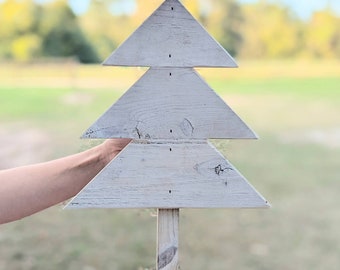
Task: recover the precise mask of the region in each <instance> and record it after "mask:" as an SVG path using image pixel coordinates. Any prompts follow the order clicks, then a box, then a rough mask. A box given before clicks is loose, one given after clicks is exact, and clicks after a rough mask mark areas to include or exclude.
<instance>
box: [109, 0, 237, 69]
mask: <svg viewBox="0 0 340 270" xmlns="http://www.w3.org/2000/svg"><path fill="white" fill-rule="evenodd" d="M103 64H104V65H109V66H146V67H151V66H153V67H237V64H236V63H235V61H234V60H233V58H232V57H231V56H230V55H229V53H228V52H227V51H226V50H225V49H224V48H223V47H222V46H221V45H220V44H218V43H217V41H216V40H214V39H213V38H212V37H211V36H210V35H209V33H208V32H207V31H206V30H205V29H204V28H203V27H202V26H201V25H200V24H199V23H198V22H197V21H196V20H195V18H194V17H193V16H192V15H191V14H190V13H189V12H188V11H187V10H186V9H185V7H184V6H183V5H182V4H181V3H180V2H179V1H178V0H166V1H165V2H164V3H163V4H162V5H161V6H160V7H159V8H158V9H157V10H156V11H155V12H154V13H153V14H152V15H151V16H150V17H149V18H148V19H147V20H146V21H145V22H144V23H143V24H142V25H141V26H140V27H139V28H138V29H137V30H136V31H135V32H134V33H133V34H132V35H131V36H130V37H129V38H128V39H127V40H126V41H125V42H124V43H123V44H122V45H121V46H119V47H118V48H117V49H116V51H114V53H113V54H112V55H111V56H110V57H109V58H108V59H107V60H106V61H105V62H104V63H103Z"/></svg>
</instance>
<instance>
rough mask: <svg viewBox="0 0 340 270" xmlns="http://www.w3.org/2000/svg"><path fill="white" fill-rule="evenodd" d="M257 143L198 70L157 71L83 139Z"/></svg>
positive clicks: (147, 75) (152, 71)
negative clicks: (234, 140)
mask: <svg viewBox="0 0 340 270" xmlns="http://www.w3.org/2000/svg"><path fill="white" fill-rule="evenodd" d="M113 137H123V138H135V139H206V138H211V139H212V138H230V139H231V138H240V139H241V138H243V139H255V138H257V137H256V135H255V134H254V132H253V131H252V130H251V129H250V128H249V127H248V126H247V125H246V124H245V123H244V122H243V121H242V120H241V119H240V118H239V117H238V116H237V115H236V114H235V113H234V112H233V111H232V109H231V108H230V107H229V106H228V105H227V104H226V103H225V102H224V101H223V100H222V99H221V98H220V97H219V96H218V95H217V94H216V93H215V92H214V91H213V90H212V89H211V88H210V87H209V86H208V85H207V84H206V83H205V82H204V80H203V79H202V78H201V77H200V76H199V75H198V74H197V73H196V71H195V70H193V69H192V68H151V69H150V70H149V71H148V72H147V73H146V74H144V76H143V77H142V78H141V79H140V80H139V81H138V82H136V84H135V85H133V86H132V87H131V88H130V89H129V90H128V91H127V92H126V93H125V95H123V96H122V97H121V98H120V99H119V100H118V101H117V102H116V103H115V104H114V105H113V106H112V107H111V108H110V109H109V110H108V111H107V112H105V113H104V114H103V115H102V116H101V117H100V118H99V119H98V120H97V121H96V122H95V123H94V124H93V125H92V126H91V127H90V128H89V129H88V130H87V131H86V132H85V133H84V135H83V138H113Z"/></svg>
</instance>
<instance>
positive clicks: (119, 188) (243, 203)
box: [67, 141, 268, 208]
mask: <svg viewBox="0 0 340 270" xmlns="http://www.w3.org/2000/svg"><path fill="white" fill-rule="evenodd" d="M67 207H68V208H235V207H236V208H244V207H245V208H256V207H268V203H267V201H266V200H265V199H264V198H263V197H262V196H261V195H260V194H259V193H258V192H257V191H256V190H255V189H254V188H253V187H252V186H251V185H250V184H249V183H248V182H247V180H246V179H245V178H244V177H243V176H242V175H241V174H240V173H239V172H238V171H237V170H236V169H235V168H234V167H233V166H232V165H231V164H230V163H229V162H228V161H227V160H226V159H225V158H224V157H223V156H222V155H221V154H220V153H219V152H218V151H217V150H216V149H215V148H214V147H213V146H212V145H210V143H207V142H205V141H196V142H195V141H193V142H188V141H187V142H181V141H173V142H162V141H154V142H148V143H142V142H137V141H134V142H132V143H130V144H129V145H128V146H127V147H126V148H125V149H124V150H123V151H122V152H121V153H120V154H119V155H118V156H117V157H116V158H115V159H114V160H113V161H112V162H111V163H110V164H109V165H108V166H106V167H105V168H104V169H103V170H102V171H101V172H100V173H99V174H98V175H97V176H96V177H95V178H94V179H93V180H92V181H91V182H90V183H89V184H88V185H87V186H86V187H85V188H84V189H83V190H82V191H81V192H80V193H79V194H78V195H77V196H76V197H75V198H74V199H73V200H72V201H71V202H70V203H69V205H68V206H67Z"/></svg>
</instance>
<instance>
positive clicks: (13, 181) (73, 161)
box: [0, 145, 109, 224]
mask: <svg viewBox="0 0 340 270" xmlns="http://www.w3.org/2000/svg"><path fill="white" fill-rule="evenodd" d="M102 147H103V146H102V145H100V146H97V147H95V148H92V149H90V150H87V151H85V152H82V153H79V154H76V155H72V156H68V157H66V158H62V159H58V160H54V161H50V162H46V163H41V164H36V165H31V166H25V167H19V168H15V169H10V170H5V171H0V185H1V186H0V224H1V223H6V222H10V221H13V220H17V219H20V218H23V217H25V216H29V215H31V214H34V213H36V212H38V211H41V210H43V209H45V208H48V207H50V206H52V205H55V204H57V203H59V202H62V201H64V200H67V199H69V198H71V197H72V196H74V195H76V194H77V193H78V192H79V191H80V190H81V189H82V188H83V187H84V186H85V185H86V184H87V183H88V182H89V181H90V180H91V179H92V178H93V177H94V176H95V175H96V174H98V172H99V171H100V170H101V169H102V168H103V167H104V166H105V165H106V164H107V163H108V161H109V160H108V156H107V155H104V154H103V151H102Z"/></svg>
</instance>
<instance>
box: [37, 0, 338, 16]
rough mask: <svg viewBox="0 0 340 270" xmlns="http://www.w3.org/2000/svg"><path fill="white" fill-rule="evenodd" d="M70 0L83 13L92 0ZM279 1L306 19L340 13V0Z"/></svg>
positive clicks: (130, 3)
mask: <svg viewBox="0 0 340 270" xmlns="http://www.w3.org/2000/svg"><path fill="white" fill-rule="evenodd" d="M40 1H44V0H40ZM45 1H46V0H45ZM69 1H70V4H71V6H72V8H73V9H74V11H75V12H76V13H82V12H84V11H86V8H87V6H88V3H89V1H90V0H69ZM201 1H204V0H201ZM238 1H239V2H241V3H253V2H256V1H258V0H238ZM274 1H275V0H274ZM279 1H280V2H282V3H283V4H285V5H287V6H288V7H290V8H291V9H292V10H293V11H294V12H295V13H296V14H297V15H298V16H299V17H300V18H302V19H304V20H306V19H308V18H310V16H311V14H312V13H313V12H314V11H316V10H320V9H324V8H326V7H327V6H329V7H330V8H331V9H332V10H334V11H335V12H336V13H337V14H340V0H279ZM160 3H161V1H160ZM134 9H135V5H134V0H120V1H117V4H116V5H115V6H114V10H115V11H116V12H117V13H118V12H119V13H129V12H131V10H134Z"/></svg>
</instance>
